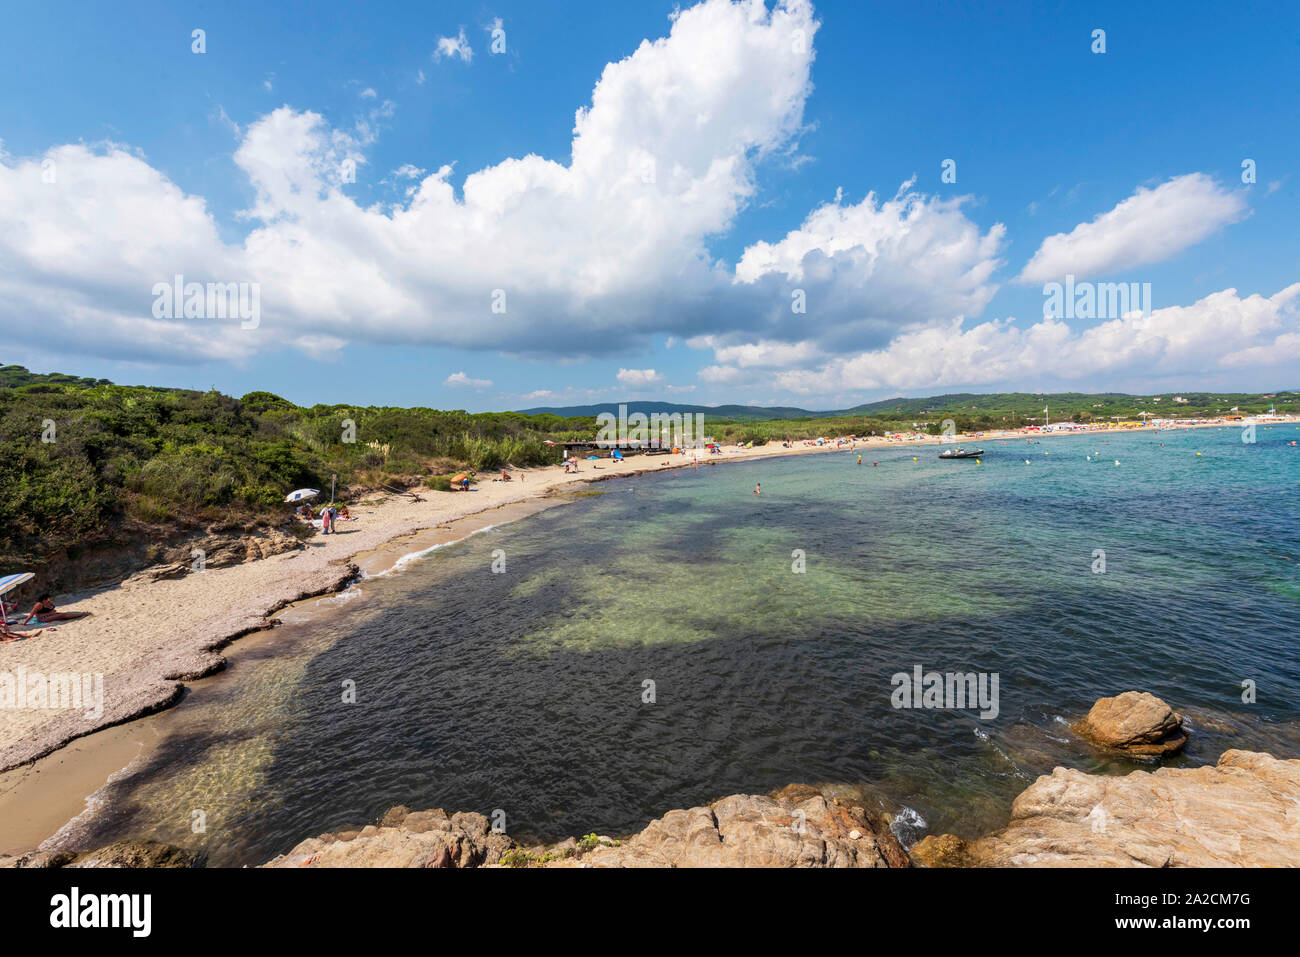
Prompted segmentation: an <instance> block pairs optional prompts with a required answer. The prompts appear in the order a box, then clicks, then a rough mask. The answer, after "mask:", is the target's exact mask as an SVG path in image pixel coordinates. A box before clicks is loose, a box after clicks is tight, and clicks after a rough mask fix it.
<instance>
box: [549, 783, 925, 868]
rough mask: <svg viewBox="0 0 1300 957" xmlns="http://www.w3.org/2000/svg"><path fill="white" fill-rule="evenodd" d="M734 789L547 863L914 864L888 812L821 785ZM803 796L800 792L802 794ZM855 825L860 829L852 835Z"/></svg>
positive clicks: (677, 864)
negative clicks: (818, 788)
mask: <svg viewBox="0 0 1300 957" xmlns="http://www.w3.org/2000/svg"><path fill="white" fill-rule="evenodd" d="M787 791H788V792H791V793H793V794H794V795H795V797H785V796H782V794H783V793H785V792H778V794H777V795H776V796H773V797H764V796H761V795H754V794H733V795H731V796H730V797H725V798H723V799H722V800H720V801H714V802H713V803H712V804H710V805H708V806H707V807H694V808H690V809H689V810H685V811H669V812H668V813H667V814H665V815H664V816H663V817H661V818H659V819H658V820H656V821H652V822H650V824H649V825H648V826H647V827H646V828H645V830H643V831H641V833H639V834H637V835H635V836H633V837H631V838H629V839H628V840H627V841H625V842H622V843H621V844H616V845H614V846H599V847H596V848H595V849H593V850H591V851H590V852H589V853H586V854H583V855H581V856H575V857H569V858H565V859H561V860H557V861H551V862H548V863H546V864H544V865H543V866H545V867H908V866H909V865H910V863H911V862H910V861H909V860H908V857H907V853H906V852H905V851H904V850H903V848H902V846H901V845H900V844H899V843H898V840H897V838H895V837H894V835H893V834H891V833H890V831H889V827H888V826H887V825H886V824H885V823H884V820H883V818H881V817H879V816H877V815H874V814H869V813H868V812H867V811H866V810H864V809H863V808H861V807H858V806H849V805H846V804H841V803H840V802H839V801H838V800H836V799H835V798H829V799H828V798H827V797H825V796H824V795H823V794H821V793H815V794H814V796H811V797H804V795H805V794H806V793H807V792H806V791H805V790H804V788H803V787H797V788H794V789H787ZM799 797H802V798H803V799H802V800H798V798H799ZM854 831H857V832H858V837H857V838H854V837H852V834H853V832H854Z"/></svg>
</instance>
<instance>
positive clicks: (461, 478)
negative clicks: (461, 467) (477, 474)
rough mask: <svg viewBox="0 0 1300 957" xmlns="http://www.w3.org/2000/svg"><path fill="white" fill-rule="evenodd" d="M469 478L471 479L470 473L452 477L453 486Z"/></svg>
mask: <svg viewBox="0 0 1300 957" xmlns="http://www.w3.org/2000/svg"><path fill="white" fill-rule="evenodd" d="M467 478H469V473H468V472H461V473H460V474H459V475H453V476H452V477H451V484H452V485H458V484H459V483H461V482H463V481H465V479H467Z"/></svg>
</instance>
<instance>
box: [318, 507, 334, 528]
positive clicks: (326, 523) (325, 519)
mask: <svg viewBox="0 0 1300 957" xmlns="http://www.w3.org/2000/svg"><path fill="white" fill-rule="evenodd" d="M332 517H333V516H331V515H330V507H329V506H328V505H326V506H325V507H324V508H323V509H321V510H320V531H321V534H322V535H328V534H329V533H330V525H331V524H332V523H331V522H330V519H331V518H332Z"/></svg>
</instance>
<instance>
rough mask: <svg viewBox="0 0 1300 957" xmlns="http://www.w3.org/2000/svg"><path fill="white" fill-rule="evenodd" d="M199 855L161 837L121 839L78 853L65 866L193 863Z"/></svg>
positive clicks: (188, 865) (135, 865)
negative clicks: (160, 838) (159, 838)
mask: <svg viewBox="0 0 1300 957" xmlns="http://www.w3.org/2000/svg"><path fill="white" fill-rule="evenodd" d="M196 862H197V856H196V855H195V854H193V853H192V852H190V851H186V850H183V849H181V848H179V847H175V846H173V845H171V844H163V843H162V842H160V841H120V842H119V843H117V844H110V845H108V846H107V847H101V848H100V849H99V850H97V851H89V852H87V853H85V854H78V855H77V856H76V858H74V859H73V860H72V861H71V862H69V863H68V864H66V865H64V866H65V867H193V866H194V865H195V863H196Z"/></svg>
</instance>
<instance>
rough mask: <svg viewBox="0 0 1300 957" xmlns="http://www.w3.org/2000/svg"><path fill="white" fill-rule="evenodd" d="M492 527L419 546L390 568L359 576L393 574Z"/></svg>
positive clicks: (368, 576) (380, 576) (379, 576)
mask: <svg viewBox="0 0 1300 957" xmlns="http://www.w3.org/2000/svg"><path fill="white" fill-rule="evenodd" d="M494 528H496V526H495V525H484V526H483V527H482V528H476V529H474V531H472V532H469V533H468V534H466V535H465V536H463V537H462V538H458V539H456V540H455V541H451V542H439V543H438V544H437V545H430V546H429V547H428V548H421V549H420V550H418V551H414V552H407V553H406V554H405V555H403V556H402V557H401V558H399V559H398V560H397V561H395V562H393V564H392V566H391V567H390V568H385V569H384V570H383V571H382V572H375V573H374V574H373V575H369V574H366V573H365V572H362V573H361V577H362V578H384V577H386V576H388V575H391V574H393V573H394V572H396V571H399V570H400V569H403V568H405V567H406V566H407V565H409V564H411V562H414V561H418V560H419V559H421V558H424V557H425V556H426V555H431V554H433V553H434V552H436V551H437V550H438V549H440V548H446V547H448V546H449V545H456V544H458V543H460V542H463V541H465V539H467V538H471V537H473V536H474V535H478V534H480V533H481V532H490V531H491V530H492V529H494ZM351 590H352V589H351V588H349V589H348V591H351Z"/></svg>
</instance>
